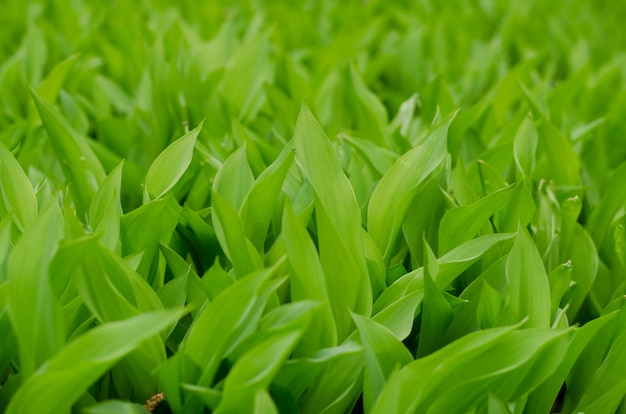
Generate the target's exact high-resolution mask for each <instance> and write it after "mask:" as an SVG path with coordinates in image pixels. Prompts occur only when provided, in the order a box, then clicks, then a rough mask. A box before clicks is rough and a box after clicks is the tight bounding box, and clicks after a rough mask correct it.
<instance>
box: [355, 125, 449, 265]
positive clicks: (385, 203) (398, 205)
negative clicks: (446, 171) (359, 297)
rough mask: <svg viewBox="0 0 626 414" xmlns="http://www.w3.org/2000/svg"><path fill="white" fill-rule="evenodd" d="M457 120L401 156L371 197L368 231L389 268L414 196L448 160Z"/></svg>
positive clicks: (440, 128)
mask: <svg viewBox="0 0 626 414" xmlns="http://www.w3.org/2000/svg"><path fill="white" fill-rule="evenodd" d="M453 119H454V117H450V118H449V119H447V120H446V121H445V122H444V123H442V124H441V125H439V126H437V127H436V128H434V129H433V130H432V131H431V132H430V133H429V134H428V136H427V137H426V138H425V139H424V141H423V142H422V144H421V145H419V146H418V147H416V148H414V149H412V150H411V151H409V152H407V153H406V154H404V155H403V156H401V157H400V158H399V159H398V160H397V161H396V162H395V163H394V164H393V165H392V166H391V168H390V169H389V170H388V171H387V172H386V173H385V175H384V176H383V178H382V179H381V180H380V182H379V183H378V185H376V188H374V191H373V193H372V196H371V198H370V202H369V205H368V211H367V229H368V231H369V233H370V235H371V236H372V238H373V239H374V241H375V242H376V244H377V245H378V248H379V249H380V251H381V252H382V253H383V260H384V262H385V264H389V260H390V259H391V255H392V253H393V249H394V245H395V243H396V240H397V238H398V236H399V230H400V227H401V226H402V221H403V219H404V216H405V214H406V213H407V210H408V207H409V205H410V203H411V201H412V199H413V195H414V194H415V192H416V191H417V189H418V188H419V186H420V185H421V184H422V183H423V182H425V180H426V179H427V177H429V176H430V175H431V174H432V175H435V174H436V173H437V171H438V170H440V168H441V167H443V161H444V159H445V156H446V137H447V134H448V128H449V127H450V124H451V123H452V120H453Z"/></svg>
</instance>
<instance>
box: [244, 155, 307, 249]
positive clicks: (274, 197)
mask: <svg viewBox="0 0 626 414" xmlns="http://www.w3.org/2000/svg"><path fill="white" fill-rule="evenodd" d="M294 155H295V153H294V151H293V149H292V148H290V147H289V146H286V147H285V149H284V150H283V152H281V154H280V156H279V157H278V158H277V159H276V161H274V162H273V163H272V164H271V165H270V166H269V167H268V168H267V169H266V170H265V171H263V172H262V173H261V175H260V176H259V178H257V180H256V181H255V182H254V184H253V185H252V188H250V191H249V192H248V194H246V196H245V199H244V200H243V203H242V204H241V210H240V214H241V220H242V221H243V224H244V228H245V229H246V235H247V237H248V239H249V240H250V241H251V242H252V244H253V245H254V246H255V247H256V248H257V250H258V251H259V252H262V251H263V247H264V246H263V244H264V242H265V239H266V236H267V231H268V228H269V226H270V222H271V220H272V216H273V213H274V208H275V207H276V204H277V202H278V199H279V197H280V193H281V189H282V186H283V182H284V181H285V177H286V176H287V173H288V172H289V168H290V167H291V163H292V161H293V157H294Z"/></svg>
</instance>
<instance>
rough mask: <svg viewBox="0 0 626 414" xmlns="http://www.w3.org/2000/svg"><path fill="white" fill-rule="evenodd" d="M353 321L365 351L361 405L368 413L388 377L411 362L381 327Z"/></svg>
mask: <svg viewBox="0 0 626 414" xmlns="http://www.w3.org/2000/svg"><path fill="white" fill-rule="evenodd" d="M352 317H353V318H354V322H355V323H356V326H357V328H358V329H359V335H360V337H361V341H362V342H363V346H364V347H365V361H366V368H365V378H364V380H363V381H364V383H363V405H364V408H365V411H366V412H369V411H370V410H371V408H372V405H373V403H374V402H375V401H376V399H377V398H378V395H379V394H380V392H381V391H382V390H383V388H384V386H385V382H386V380H387V379H388V378H389V376H390V375H391V373H392V372H393V371H395V370H396V369H399V368H402V367H403V366H404V365H406V364H408V363H409V362H411V361H413V357H412V356H411V354H410V353H409V351H408V349H406V348H405V347H404V345H403V344H402V343H401V342H400V341H399V340H398V339H397V338H396V337H395V336H394V334H393V333H392V332H390V331H389V330H388V329H387V328H385V327H384V326H382V325H380V324H378V323H376V322H374V321H372V320H371V319H368V318H365V317H363V316H361V315H357V314H354V313H353V314H352Z"/></svg>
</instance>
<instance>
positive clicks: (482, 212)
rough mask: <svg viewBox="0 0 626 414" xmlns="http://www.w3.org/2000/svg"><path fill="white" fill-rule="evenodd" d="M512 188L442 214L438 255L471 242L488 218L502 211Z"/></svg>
mask: <svg viewBox="0 0 626 414" xmlns="http://www.w3.org/2000/svg"><path fill="white" fill-rule="evenodd" d="M513 188H514V187H513V186H509V187H506V188H503V189H501V190H498V191H495V192H493V193H491V194H489V195H486V196H485V197H483V198H481V199H480V200H478V201H477V202H475V203H474V204H471V205H468V206H459V207H455V208H452V209H450V210H448V211H446V213H445V214H444V216H443V218H442V219H441V223H440V225H439V254H444V253H448V252H449V251H450V250H452V249H453V248H454V247H456V246H459V245H460V244H462V243H464V242H466V241H468V240H471V239H472V238H473V237H474V236H475V235H476V233H478V232H479V231H480V229H481V228H483V226H485V223H487V220H488V219H489V217H491V216H492V215H493V214H494V213H495V212H496V211H498V210H500V209H502V208H503V207H504V206H505V205H506V203H507V202H508V200H509V199H510V197H511V195H512V193H513Z"/></svg>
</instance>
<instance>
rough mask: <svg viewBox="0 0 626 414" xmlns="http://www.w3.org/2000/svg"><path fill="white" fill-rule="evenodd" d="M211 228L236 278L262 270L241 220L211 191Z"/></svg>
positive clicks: (259, 259)
mask: <svg viewBox="0 0 626 414" xmlns="http://www.w3.org/2000/svg"><path fill="white" fill-rule="evenodd" d="M211 198H212V200H213V214H212V219H213V227H214V228H215V233H216V235H217V239H218V240H219V241H220V245H221V246H222V248H223V249H224V253H226V256H227V257H228V258H229V259H230V261H231V262H232V263H233V268H234V269H235V274H236V275H237V277H243V276H245V275H247V274H249V273H251V272H254V271H255V270H260V269H262V268H263V261H262V260H261V256H260V255H259V252H257V250H256V249H255V248H254V246H253V245H252V242H251V241H250V240H249V239H248V238H247V237H246V232H245V229H244V227H243V223H242V222H241V218H240V217H239V214H237V211H236V210H235V209H234V208H233V206H232V205H231V204H230V203H229V202H228V201H227V200H226V199H225V198H224V197H222V196H221V195H220V194H218V193H216V192H215V191H213V193H212V197H211Z"/></svg>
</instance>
